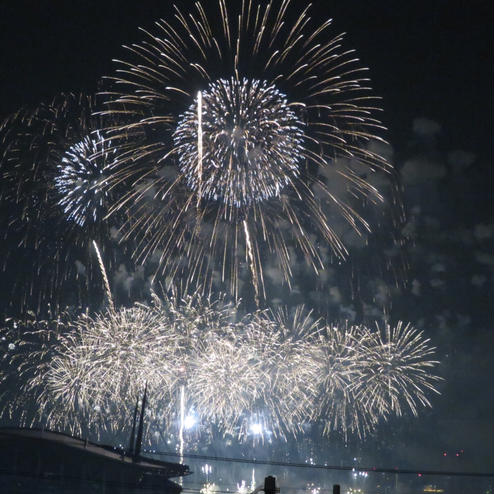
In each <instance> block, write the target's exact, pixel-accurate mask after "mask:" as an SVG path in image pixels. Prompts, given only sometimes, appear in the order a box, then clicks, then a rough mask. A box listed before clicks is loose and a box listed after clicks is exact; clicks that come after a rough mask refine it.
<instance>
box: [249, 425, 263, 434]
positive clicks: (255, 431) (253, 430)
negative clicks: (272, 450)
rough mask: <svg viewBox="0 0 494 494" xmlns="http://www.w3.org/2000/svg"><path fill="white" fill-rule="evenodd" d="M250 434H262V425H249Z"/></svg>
mask: <svg viewBox="0 0 494 494" xmlns="http://www.w3.org/2000/svg"><path fill="white" fill-rule="evenodd" d="M250 432H251V433H252V434H256V435H257V434H262V424H251V425H250Z"/></svg>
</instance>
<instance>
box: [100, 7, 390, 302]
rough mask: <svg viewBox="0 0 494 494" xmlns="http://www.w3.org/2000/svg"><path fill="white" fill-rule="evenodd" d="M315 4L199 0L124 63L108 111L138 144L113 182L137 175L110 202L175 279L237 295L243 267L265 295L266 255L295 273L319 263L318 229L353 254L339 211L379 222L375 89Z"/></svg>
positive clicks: (117, 133)
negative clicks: (297, 262)
mask: <svg viewBox="0 0 494 494" xmlns="http://www.w3.org/2000/svg"><path fill="white" fill-rule="evenodd" d="M309 10H310V9H309V6H307V7H306V8H304V9H302V10H301V11H298V10H297V8H296V7H295V6H294V5H292V4H291V3H290V1H289V0H281V1H280V2H277V1H272V2H269V3H268V4H267V5H261V4H260V3H258V2H257V1H254V0H247V1H245V2H242V6H241V8H240V10H239V11H236V10H235V9H234V8H233V7H231V6H230V5H228V6H227V4H226V2H225V1H224V0H218V2H217V3H216V4H214V3H213V4H211V5H210V4H207V5H206V4H204V5H203V4H201V3H199V2H197V3H196V4H195V7H194V9H192V10H191V11H190V12H189V11H187V12H186V11H181V10H180V9H179V8H176V14H175V18H174V20H173V21H171V20H170V21H167V20H160V21H158V22H157V23H156V26H155V29H154V30H153V31H152V32H148V31H145V34H146V36H147V39H146V41H143V42H142V43H140V44H137V45H132V46H131V47H128V51H129V57H128V61H120V62H118V64H119V69H118V73H117V76H115V77H113V78H111V79H113V81H114V83H115V85H114V88H111V89H110V90H109V91H107V92H106V93H105V94H106V99H107V110H106V111H105V113H106V114H110V115H119V116H123V118H125V119H126V121H127V122H129V123H127V124H125V125H114V126H113V127H112V128H111V129H109V131H110V132H111V133H112V134H111V135H112V136H113V138H114V139H116V140H118V139H119V138H120V137H124V138H125V139H128V138H129V136H133V138H134V139H135V146H134V147H133V148H131V147H128V148H127V149H126V151H125V152H123V153H121V154H120V156H119V163H120V165H121V166H120V167H119V168H118V171H116V172H115V174H114V175H113V177H112V178H111V180H110V181H113V182H114V183H124V182H125V183H127V184H129V192H128V194H125V196H123V197H121V198H119V199H118V200H117V201H116V203H115V205H114V207H113V208H112V211H113V212H116V211H120V210H127V209H129V210H130V217H131V220H129V222H128V223H127V224H126V231H127V235H128V236H132V237H134V236H136V235H137V236H139V237H140V238H141V239H142V243H141V244H140V245H139V247H138V248H137V250H136V255H137V258H138V259H139V260H141V261H144V260H147V259H154V260H158V262H157V264H158V266H157V269H158V270H161V271H162V272H164V273H165V274H166V276H168V277H169V278H171V279H174V278H178V277H179V276H180V277H181V279H185V280H188V281H189V282H195V283H200V284H202V285H203V286H204V287H206V286H208V285H209V286H211V284H212V283H215V282H218V283H222V284H225V283H226V284H227V286H228V289H229V290H230V291H231V292H232V293H233V294H235V295H238V293H239V291H240V289H241V282H240V278H241V275H242V274H243V273H244V272H246V271H247V272H248V273H250V278H251V280H252V285H253V287H254V290H255V294H256V296H257V298H260V297H262V295H263V291H264V263H265V262H266V256H268V255H274V257H275V258H276V260H277V262H278V264H279V267H280V269H281V272H282V273H283V276H284V280H285V281H286V282H288V283H289V282H290V279H291V276H292V272H291V265H292V262H293V259H292V258H293V257H294V256H295V255H299V254H300V255H302V256H303V257H304V258H305V260H306V261H307V263H308V264H309V265H310V266H312V267H313V268H314V270H316V271H317V270H318V269H320V268H321V267H322V260H321V258H320V256H319V253H318V250H317V248H316V245H315V244H314V241H313V238H314V234H315V235H316V236H318V237H319V238H322V239H323V240H324V241H325V242H326V243H327V244H328V245H330V246H331V249H332V251H333V254H334V255H335V256H337V257H340V258H344V257H346V255H347V249H346V247H345V245H344V243H343V241H342V239H341V238H340V236H339V234H338V233H337V229H335V228H333V226H332V222H331V221H330V218H332V217H334V216H336V215H339V216H340V217H341V218H342V219H343V221H344V222H346V223H347V224H348V225H349V226H350V227H351V228H352V229H354V230H355V231H356V232H358V233H359V234H360V233H362V232H364V231H368V230H369V229H370V225H369V224H368V222H367V221H366V219H365V218H364V216H363V215H362V214H361V213H360V212H359V208H360V206H362V204H363V203H365V204H366V205H368V204H369V203H372V202H379V201H381V200H382V195H381V193H380V192H379V191H378V190H377V188H376V187H375V186H374V185H373V181H372V180H371V179H370V178H369V177H370V176H372V175H377V174H379V173H385V174H387V173H391V171H392V168H391V166H390V165H389V163H388V162H387V161H386V159H385V158H383V157H382V156H381V155H380V154H379V153H377V152H376V151H374V150H373V147H372V144H373V143H375V142H376V141H378V140H380V138H379V137H378V136H377V133H378V132H379V131H380V129H381V128H382V126H381V124H380V123H379V121H378V120H377V119H376V117H375V112H376V110H377V108H376V107H375V106H376V105H375V103H376V98H375V97H373V96H372V95H371V92H370V90H369V88H368V84H367V83H368V80H367V79H366V78H365V77H364V71H365V69H363V68H361V67H360V66H359V64H358V60H357V59H356V58H355V57H354V56H353V53H352V51H351V50H347V51H345V50H343V49H342V48H341V41H342V36H341V35H339V36H333V37H331V36H330V34H329V32H330V24H331V22H330V21H326V22H323V23H322V24H318V23H316V22H314V21H313V20H312V19H311V17H310V15H309ZM291 19H296V21H295V22H293V21H292V20H291ZM198 92H199V93H198ZM342 156H343V157H344V158H345V159H344V160H340V165H339V166H335V159H337V158H339V157H342ZM328 177H329V179H328ZM331 177H333V178H334V180H332V178H331ZM365 177H368V178H365ZM335 184H336V185H335ZM361 200H362V201H361ZM366 207H368V206H366ZM360 209H362V208H360ZM364 209H365V208H364ZM291 242H293V243H294V245H296V246H297V254H293V253H291V251H290V249H289V248H288V245H290V243H291ZM184 253H185V254H184ZM184 255H185V256H186V258H187V260H188V263H187V266H185V265H184V264H185V263H184V260H183V256H184Z"/></svg>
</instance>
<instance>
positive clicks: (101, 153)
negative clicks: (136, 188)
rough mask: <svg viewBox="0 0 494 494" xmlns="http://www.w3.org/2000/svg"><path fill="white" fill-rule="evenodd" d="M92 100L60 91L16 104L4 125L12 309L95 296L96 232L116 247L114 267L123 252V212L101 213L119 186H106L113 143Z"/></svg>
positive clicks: (4, 209) (105, 244)
mask: <svg viewBox="0 0 494 494" xmlns="http://www.w3.org/2000/svg"><path fill="white" fill-rule="evenodd" d="M94 108H95V101H94V98H93V97H89V96H85V95H74V94H61V95H59V96H57V97H55V98H54V99H53V100H51V101H50V102H48V103H42V104H40V105H39V106H38V107H37V108H36V109H35V110H33V111H29V110H22V111H19V112H17V113H16V114H15V115H13V116H11V117H10V118H8V119H7V120H6V121H5V122H4V123H3V125H2V127H1V128H0V138H1V142H0V146H1V153H2V156H1V159H2V161H1V167H0V173H1V178H2V185H1V190H0V192H1V196H0V201H1V221H2V225H1V226H2V231H3V235H4V242H3V244H2V246H3V247H4V249H3V250H4V252H2V254H3V255H2V258H3V260H4V270H5V271H6V276H7V278H8V279H11V280H13V287H12V289H11V293H10V294H8V297H9V299H10V301H11V305H12V309H13V310H14V312H18V311H22V310H23V309H34V310H35V311H37V312H42V313H43V314H44V315H47V312H46V308H47V307H51V309H52V310H55V311H56V310H59V309H60V307H62V308H63V307H64V306H67V305H78V304H81V303H82V304H84V305H86V304H87V303H91V302H93V300H91V297H90V292H91V289H92V288H93V287H92V286H91V282H92V279H93V277H94V276H96V277H97V270H96V269H94V268H95V266H96V263H94V262H93V261H94V256H93V252H92V247H91V240H93V239H94V240H97V241H98V243H99V244H100V245H101V247H102V249H104V250H105V251H108V252H109V251H110V250H111V251H112V253H113V255H107V256H106V257H107V262H108V264H109V267H112V266H114V265H115V263H116V262H117V258H119V256H120V262H123V261H122V259H125V255H124V252H125V246H124V245H122V247H121V248H120V249H119V251H118V253H117V252H116V250H115V247H116V232H117V229H118V221H120V219H121V218H119V217H118V216H113V217H112V220H111V222H110V221H105V220H103V218H104V216H105V215H106V213H107V212H108V211H107V204H108V202H109V201H110V200H111V197H112V196H113V194H117V195H119V194H120V192H118V191H119V189H118V186H116V187H115V186H114V187H113V189H112V190H111V191H110V190H109V189H107V188H106V180H105V176H106V173H107V172H108V170H109V168H111V166H112V163H113V156H114V154H115V149H114V148H113V147H112V144H111V141H110V140H107V139H105V138H104V135H103V134H102V133H101V131H99V130H98V129H100V128H101V127H103V126H104V125H106V124H103V119H102V118H101V117H94V116H93V115H92V114H93V111H94ZM13 245H15V246H16V247H15V248H12V246H13ZM110 247H111V248H110ZM19 267H21V269H19ZM75 281H77V284H76V286H77V290H74V289H73V284H74V282H75ZM81 281H83V282H82V283H81ZM68 286H70V289H66V288H67V287H68ZM98 295H99V294H98ZM14 301H15V302H14ZM14 303H15V304H16V305H14Z"/></svg>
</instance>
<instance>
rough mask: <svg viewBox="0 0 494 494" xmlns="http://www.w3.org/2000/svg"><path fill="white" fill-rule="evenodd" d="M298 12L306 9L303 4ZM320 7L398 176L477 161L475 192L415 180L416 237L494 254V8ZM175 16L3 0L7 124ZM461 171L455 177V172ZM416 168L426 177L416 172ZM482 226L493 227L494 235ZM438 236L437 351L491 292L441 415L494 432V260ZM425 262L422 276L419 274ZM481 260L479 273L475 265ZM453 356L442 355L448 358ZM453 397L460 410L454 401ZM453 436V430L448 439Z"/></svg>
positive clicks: (88, 84) (108, 66)
mask: <svg viewBox="0 0 494 494" xmlns="http://www.w3.org/2000/svg"><path fill="white" fill-rule="evenodd" d="M227 1H228V3H229V0H227ZM293 2H294V3H297V0H293ZM177 3H179V4H185V3H187V2H185V1H182V2H177ZM191 3H192V2H191ZM314 3H315V6H314V11H315V15H317V16H318V17H319V16H320V18H323V17H324V18H327V17H332V18H334V33H335V34H336V33H339V32H346V33H348V34H347V38H346V42H345V47H347V48H355V49H356V50H357V54H358V56H359V57H360V59H361V60H362V63H363V64H364V65H366V66H369V67H370V69H371V70H370V76H371V78H372V81H373V87H374V89H375V92H376V93H377V94H379V95H381V96H382V97H383V99H384V100H383V108H384V110H385V111H384V114H383V121H384V122H385V123H386V125H387V126H388V128H389V134H388V136H387V139H388V140H389V141H390V142H391V144H392V146H393V148H394V149H395V152H396V154H395V158H396V163H397V166H398V167H400V168H402V167H404V163H406V161H407V160H412V161H413V159H415V162H414V163H415V164H417V163H419V161H418V158H417V156H419V155H420V156H421V158H420V159H423V160H425V161H426V162H431V163H432V162H433V161H434V160H436V159H437V160H438V161H440V160H443V162H445V161H446V156H447V155H448V153H451V152H452V151H455V150H462V151H465V152H468V153H473V155H474V156H475V162H474V165H473V166H472V167H471V168H469V169H468V172H467V173H468V179H469V180H470V181H469V182H468V184H467V185H466V186H464V182H462V180H463V179H462V178H461V175H454V174H450V175H448V176H447V177H446V178H444V177H443V178H442V179H441V180H439V181H437V182H435V183H434V184H432V183H430V184H425V185H424V184H423V183H422V182H420V181H419V183H418V185H417V183H413V182H414V180H415V182H416V179H415V178H413V177H412V178H411V179H409V181H408V182H409V185H410V188H409V192H408V195H407V196H406V199H407V200H408V201H409V210H413V207H414V206H417V205H419V206H420V207H421V208H422V211H426V210H429V211H433V213H431V214H430V215H429V216H428V217H424V218H422V220H421V221H422V223H420V222H419V221H418V220H417V224H413V221H412V220H413V214H411V218H412V220H410V221H411V223H410V224H412V226H411V227H410V228H412V227H413V228H417V229H420V228H421V225H422V227H423V228H425V230H423V231H425V233H426V234H427V233H428V232H429V233H430V231H431V230H430V229H429V230H427V228H429V227H430V225H432V224H435V223H434V221H436V222H437V221H439V222H440V224H441V225H443V226H444V227H445V228H447V231H446V230H444V231H443V232H441V231H440V232H439V233H437V238H439V239H441V238H443V239H444V238H445V237H444V236H443V237H441V234H442V233H444V232H445V235H451V238H453V240H454V239H455V238H458V236H459V235H460V232H461V231H463V230H461V229H462V228H465V229H468V231H469V232H470V237H469V238H472V239H473V238H475V239H477V240H475V242H477V241H478V242H479V243H480V242H489V245H492V236H491V237H489V233H484V232H485V231H487V232H489V231H491V230H492V130H493V129H492V113H493V112H492V93H493V80H492V73H493V67H492V60H493V49H492V48H493V33H492V31H493V10H492V1H491V0H472V1H470V2H466V1H464V0H427V1H422V0H411V1H408V2H397V1H396V0H386V1H385V0H381V1H378V0H375V1H368V0H359V1H356V0H346V1H343V0H339V1H337V0H332V1H326V0H324V1H323V0H316V1H315V2H314ZM171 10H172V9H171V2H168V1H166V0H147V1H146V0H144V1H140V2H138V1H134V2H123V1H121V0H119V1H116V0H115V1H108V0H100V1H93V0H86V1H78V2H74V1H68V0H64V1H61V0H55V1H51V0H39V1H25V0H24V1H23V0H20V1H13V0H5V1H4V2H2V4H1V5H0V53H1V58H0V60H1V66H0V67H1V70H0V95H1V96H0V115H4V114H7V113H8V112H11V111H14V110H15V109H17V108H18V107H19V106H21V105H24V104H36V103H37V102H38V101H40V100H42V99H44V98H49V97H51V96H53V95H55V94H56V93H57V92H60V91H70V90H74V91H77V90H81V89H82V90H88V91H93V90H95V89H96V85H97V81H98V79H99V78H100V77H101V76H103V75H111V74H112V72H113V64H112V62H111V59H112V58H119V57H121V56H122V53H123V50H122V49H121V45H122V44H130V43H132V42H138V41H140V40H141V39H142V35H141V33H139V31H138V30H137V28H138V27H139V26H141V27H148V26H151V25H152V23H153V21H154V20H155V19H157V18H159V17H166V16H168V15H170V12H171ZM418 118H426V119H428V120H430V121H432V122H436V123H437V124H438V127H439V129H440V130H439V131H437V132H436V133H435V135H434V138H432V137H430V138H429V137H428V136H425V137H424V136H422V138H421V139H422V140H420V139H419V141H420V142H419V143H418V144H417V135H416V134H417V132H415V136H414V131H413V128H414V121H416V119H418ZM439 156H440V159H439V158H438V157H439ZM412 158H413V159H412ZM450 165H451V163H450ZM417 166H418V165H417ZM451 167H453V168H454V165H451ZM409 168H410V167H409ZM410 169H413V167H412V168H410ZM414 170H415V172H416V173H418V172H417V168H415V169H414ZM425 177H426V176H425ZM419 178H420V177H419ZM436 178H437V177H436ZM426 179H427V177H426V178H425V179H424V177H422V178H421V180H426ZM441 187H443V188H447V191H445V192H444V191H443V192H441V191H440V189H441ZM424 196H427V199H428V200H426V199H424ZM434 201H435V202H434ZM423 225H425V227H424V226H423ZM479 225H480V228H479ZM483 225H488V226H490V228H491V230H489V227H486V228H484V227H483ZM483 228H484V229H483ZM491 233H492V232H491ZM437 238H434V239H432V240H427V239H426V240H423V239H419V240H421V241H423V242H424V243H423V245H427V248H430V249H431V252H432V250H433V249H434V248H435V249H437V252H436V253H435V255H436V257H437V258H438V259H440V262H439V261H437V260H436V261H434V260H431V261H427V262H426V260H425V258H421V257H420V256H419V255H418V254H417V256H416V259H415V260H416V261H417V262H416V268H415V269H416V274H417V273H419V274H417V278H418V279H419V281H421V282H422V286H423V285H424V280H425V279H426V278H427V276H428V275H427V276H426V274H424V273H425V272H426V270H429V269H430V270H433V269H438V268H434V266H437V265H439V266H441V265H442V266H446V269H451V271H449V272H448V273H447V275H445V276H444V278H445V279H446V281H444V280H443V279H440V280H439V281H443V282H445V283H448V280H452V281H451V283H452V284H451V285H450V286H448V288H449V289H450V291H449V292H445V294H444V295H443V300H441V299H440V298H438V297H436V295H434V297H436V298H433V297H432V298H431V297H428V300H427V302H428V303H429V304H430V307H428V306H426V305H424V303H422V305H421V310H422V312H424V313H425V312H426V311H429V314H432V311H434V310H437V312H438V316H437V318H436V319H437V321H439V322H438V329H437V328H436V330H435V334H434V336H436V337H437V338H438V340H437V341H436V344H438V346H440V344H441V343H442V341H441V340H440V339H439V337H441V335H442V337H444V341H445V340H446V338H447V331H448V329H447V328H448V324H450V325H451V324H452V323H451V322H449V323H444V325H443V326H441V324H442V323H441V321H442V319H440V318H441V317H442V318H443V319H444V320H446V319H447V318H448V317H449V316H448V313H447V310H446V309H444V310H443V308H444V307H446V306H447V305H448V304H449V305H455V304H456V303H457V302H458V304H457V307H459V306H461V303H462V300H461V299H462V297H463V293H465V297H463V300H468V301H469V300H470V299H469V298H468V297H471V298H472V299H473V298H474V296H476V295H475V294H476V293H477V292H475V293H474V292H472V288H471V286H470V285H466V286H463V288H462V290H464V292H463V291H462V290H458V289H457V286H458V281H455V277H456V278H458V277H460V278H461V277H462V276H463V277H464V279H465V280H467V281H468V282H469V280H470V279H471V278H472V276H476V275H478V273H477V271H478V272H479V273H480V271H481V267H479V266H481V265H482V269H484V270H485V272H489V273H490V278H488V279H489V281H488V282H487V286H488V289H487V290H486V291H484V292H480V291H479V292H478V293H479V297H478V300H476V301H475V305H471V306H470V307H469V306H468V303H470V302H468V303H467V302H465V303H464V306H462V307H460V308H459V309H458V313H462V311H463V314H460V315H465V314H466V315H468V316H470V318H471V321H473V322H471V323H469V324H470V325H471V326H475V327H470V326H468V327H463V328H460V329H458V328H456V329H457V332H456V336H455V338H454V339H453V340H451V342H450V344H449V346H448V348H449V350H452V351H453V350H454V346H455V345H459V346H461V345H462V342H463V341H466V340H467V338H468V339H469V342H470V343H471V344H470V346H468V352H473V351H475V352H478V354H475V356H472V355H473V354H471V353H468V354H467V353H465V354H458V355H457V357H455V360H450V361H448V363H447V365H448V368H449V371H448V372H449V373H450V376H452V377H453V376H456V377H457V378H458V379H459V381H461V386H462V388H461V389H462V393H461V394H458V389H459V386H458V388H454V389H453V388H452V389H450V390H449V391H448V390H446V391H445V398H444V401H443V402H442V403H441V404H440V405H439V409H440V413H446V412H447V411H448V408H450V409H451V410H452V409H454V408H455V407H456V408H458V409H460V408H461V403H460V402H461V400H463V402H464V403H467V404H468V403H469V402H470V406H469V407H466V409H468V410H470V411H471V412H468V413H470V415H469V416H468V417H466V415H465V416H462V415H461V412H458V413H457V414H456V415H455V414H454V413H453V412H451V414H452V416H451V420H452V421H453V422H452V423H453V426H452V427H453V428H454V427H456V425H454V424H457V423H458V422H454V421H455V420H467V419H468V420H473V421H475V420H476V417H475V410H476V409H477V408H478V409H479V410H481V411H480V412H479V414H481V415H482V416H481V419H482V420H483V421H484V422H485V423H488V424H490V425H492V417H487V413H489V412H492V387H493V386H492V378H489V379H488V378H487V374H486V372H485V371H486V369H487V370H489V371H492V338H490V340H489V344H490V350H488V348H489V347H488V345H487V346H486V341H487V335H488V334H487V328H492V316H491V313H489V315H488V316H487V315H486V314H483V316H482V317H479V315H478V314H476V315H475V316H474V315H473V312H474V311H477V312H478V311H483V312H487V311H491V309H490V308H488V307H489V304H488V300H487V298H486V293H488V294H492V252H490V254H487V258H489V259H490V260H491V264H490V265H489V262H488V261H486V257H485V256H484V257H481V255H480V254H478V253H477V254H478V255H477V254H476V255H477V258H478V259H480V261H479V264H478V265H477V266H474V267H472V270H470V267H467V268H465V273H461V272H460V271H455V270H458V269H459V266H464V263H463V262H462V261H463V256H464V255H465V253H468V249H469V248H471V249H474V248H477V249H480V247H478V246H477V244H474V243H473V242H474V240H472V241H471V244H468V243H466V244H461V245H460V244H455V243H454V242H449V241H448V242H449V244H448V245H449V248H450V251H446V250H445V247H444V245H445V243H446V241H444V242H445V243H441V242H440V241H439V240H437ZM419 240H417V242H418V241H419ZM427 242H429V243H428V244H427ZM468 245H474V246H472V247H468ZM485 245H487V244H482V248H483V249H484V251H482V252H484V253H485V252H486V251H487V250H486V249H487V248H486V247H485ZM462 249H465V250H462ZM480 250H481V249H480ZM479 252H480V251H479ZM482 252H481V253H482ZM489 255H490V257H489ZM431 256H432V254H431V255H430V256H429V257H431ZM441 256H443V257H441ZM470 257H472V256H470ZM472 259H473V257H472ZM413 260H414V258H413V255H412V261H413ZM422 261H423V264H424V265H423V266H422V265H420V262H422ZM471 262H472V266H473V263H474V261H471ZM482 263H483V264H482ZM475 270H477V271H475ZM485 272H484V271H482V273H481V275H482V276H484V277H488V275H486V274H485ZM419 275H420V276H423V279H421V278H420V276H419ZM448 276H449V278H448ZM478 276H480V275H478ZM461 280H463V278H461ZM477 280H478V279H477ZM455 283H457V284H455ZM451 287H453V288H451ZM424 291H425V289H424V288H423V292H424ZM431 293H432V292H431ZM472 293H473V294H472ZM452 302H453V303H452ZM441 303H442V304H443V306H444V307H442V306H441ZM403 304H404V305H405V303H403ZM398 305H399V304H398ZM455 308H456V307H453V308H452V310H453V309H455ZM441 311H442V312H441ZM405 312H407V315H408V314H410V315H411V316H412V317H413V315H414V314H415V317H416V319H417V320H416V322H417V324H420V320H419V318H420V317H421V313H420V310H418V311H415V312H414V308H413V307H412V306H411V305H408V306H407V307H406V309H405ZM468 312H471V313H470V314H468ZM424 317H425V318H426V316H424ZM489 324H490V326H489ZM479 328H480V329H479ZM441 331H443V333H441ZM462 331H463V332H464V333H462ZM468 331H470V333H468ZM472 333H473V334H475V335H477V336H478V339H477V340H472V339H471V337H470V336H469V334H472ZM490 334H492V331H491V333H490ZM444 335H446V336H444ZM462 338H464V339H463V340H462ZM470 340H471V341H470ZM482 345H484V346H483V347H482ZM449 350H447V349H444V348H443V350H442V353H444V354H445V353H446V352H448V351H449ZM456 359H457V360H456ZM474 359H477V361H479V362H480V361H481V362H482V365H483V367H482V376H480V375H478V376H477V377H478V379H477V378H476V374H475V372H476V371H475V370H473V371H472V370H470V369H471V366H472V363H475V362H474ZM457 361H458V362H459V364H458V366H459V367H458V368H456V362H457ZM462 365H463V366H464V367H461V366H462ZM465 369H469V370H470V373H469V374H468V373H465V372H464V370H465ZM455 373H456V374H455ZM465 375H468V377H467V378H466V377H464V376H465ZM462 379H463V381H462ZM480 383H481V384H480ZM474 386H483V387H485V386H488V387H489V388H490V393H489V396H488V397H487V398H485V397H484V395H481V396H479V395H478V394H477V395H476V396H473V393H474V391H473V389H474V388H473V387H474ZM455 393H456V394H455ZM455 397H457V398H458V400H457V401H454V400H455V399H456V398H455ZM472 400H479V401H478V403H484V402H485V403H487V402H488V403H487V405H485V406H484V405H482V408H480V407H481V405H479V406H477V405H475V404H474V405H472ZM489 400H490V401H489ZM450 405H451V406H450ZM465 417H466V418H465ZM431 423H433V421H432V422H431ZM479 430H480V429H479ZM482 430H484V429H482ZM450 432H451V430H445V431H444V436H443V439H444V438H447V437H448V435H450ZM445 440H446V439H445ZM451 444H453V446H452V447H458V445H459V443H458V442H454V441H453V440H451ZM460 446H461V445H460ZM482 448H484V449H482V451H487V450H489V452H490V458H491V459H492V445H490V446H487V445H486V444H485V442H484V444H483V445H482ZM489 448H490V449H489ZM484 456H485V455H484ZM475 464H476V465H477V466H478V467H479V468H483V469H486V468H488V466H486V464H487V463H486V462H480V461H477V462H476V463H475ZM491 467H492V465H491Z"/></svg>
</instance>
